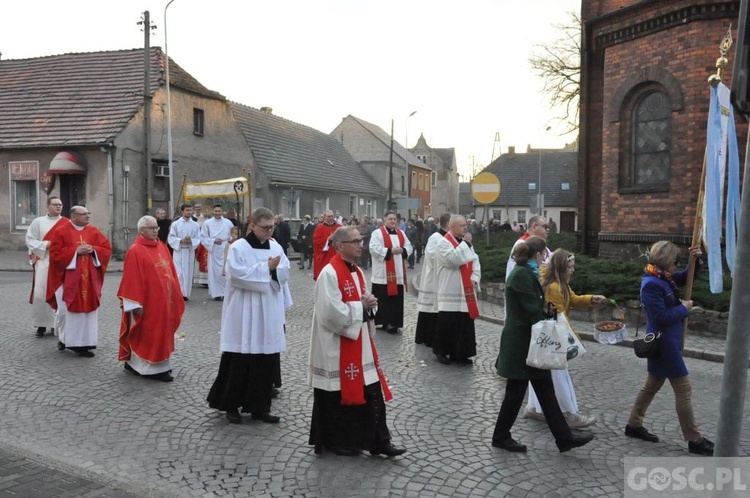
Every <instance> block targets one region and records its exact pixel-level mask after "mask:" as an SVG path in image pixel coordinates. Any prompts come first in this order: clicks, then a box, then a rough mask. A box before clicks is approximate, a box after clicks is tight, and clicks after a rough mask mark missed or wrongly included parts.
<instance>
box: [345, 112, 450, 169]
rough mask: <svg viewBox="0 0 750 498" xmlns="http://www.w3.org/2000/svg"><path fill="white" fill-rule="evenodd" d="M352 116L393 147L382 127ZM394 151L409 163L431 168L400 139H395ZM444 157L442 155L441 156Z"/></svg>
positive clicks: (376, 136)
mask: <svg viewBox="0 0 750 498" xmlns="http://www.w3.org/2000/svg"><path fill="white" fill-rule="evenodd" d="M349 117H350V118H352V119H353V120H354V121H356V122H357V123H359V124H360V125H362V127H363V128H365V129H366V130H367V131H369V132H370V133H371V134H372V135H373V136H374V137H375V138H377V139H378V140H379V141H380V142H382V143H383V144H385V145H386V147H388V148H390V147H391V136H390V135H389V134H388V133H386V132H385V131H384V130H383V129H382V128H381V127H379V126H377V125H374V124H372V123H368V122H367V121H365V120H364V119H360V118H358V117H356V116H352V115H351V114H350V115H349ZM393 153H394V154H395V155H397V156H399V157H401V158H402V159H404V160H406V161H407V162H408V163H409V164H412V165H414V166H419V167H420V168H426V169H430V167H429V166H427V165H426V164H425V163H423V162H422V161H421V160H420V159H419V158H418V157H417V156H415V155H414V154H412V153H411V152H409V151H408V150H406V147H404V146H403V145H401V144H400V143H398V141H396V140H394V141H393ZM441 157H442V156H441Z"/></svg>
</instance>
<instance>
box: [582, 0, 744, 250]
mask: <svg viewBox="0 0 750 498" xmlns="http://www.w3.org/2000/svg"><path fill="white" fill-rule="evenodd" d="M739 4H740V2H739V1H717V0H583V1H582V5H581V20H582V22H583V37H582V43H583V45H582V48H583V50H582V58H581V122H580V125H581V135H580V137H581V138H580V149H579V150H580V152H579V165H578V179H579V185H578V189H579V201H578V203H579V204H578V210H579V228H580V230H581V233H582V250H583V251H584V252H586V253H590V254H600V255H601V256H608V257H617V258H625V259H629V258H632V257H635V256H637V255H638V254H639V253H642V252H644V251H645V250H646V248H648V247H649V245H650V244H651V243H652V242H655V241H657V240H663V239H666V240H671V241H673V242H675V243H677V244H680V245H682V246H687V245H689V244H690V241H691V239H692V232H693V224H694V217H695V210H696V202H697V199H698V191H699V180H700V175H701V169H702V165H703V155H704V148H705V143H706V119H707V115H708V104H709V86H708V77H709V76H711V75H712V74H715V73H716V59H717V58H718V57H719V55H720V53H719V44H720V42H721V40H722V38H723V37H724V36H725V35H726V33H727V30H728V29H729V26H730V23H731V25H732V37H733V38H735V39H736V30H737V23H738V15H739ZM734 52H735V46H732V47H731V48H730V50H729V52H728V53H727V58H728V59H729V65H728V67H727V70H726V71H725V73H724V75H723V81H724V83H725V84H726V85H728V86H729V85H731V73H732V71H731V70H732V65H733V64H734ZM746 134H747V126H746V125H745V124H744V123H741V122H740V120H738V142H739V144H740V147H739V148H740V154H743V152H744V146H743V145H744V143H745V140H744V137H745V136H746ZM740 161H741V163H742V162H743V159H742V158H740Z"/></svg>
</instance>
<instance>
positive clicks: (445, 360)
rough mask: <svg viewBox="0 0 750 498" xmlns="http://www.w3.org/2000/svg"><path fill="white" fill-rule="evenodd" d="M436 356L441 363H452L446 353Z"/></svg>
mask: <svg viewBox="0 0 750 498" xmlns="http://www.w3.org/2000/svg"><path fill="white" fill-rule="evenodd" d="M435 357H436V358H437V361H438V362H439V363H442V364H443V365H450V364H451V360H450V359H448V357H447V356H445V355H444V354H436V355H435Z"/></svg>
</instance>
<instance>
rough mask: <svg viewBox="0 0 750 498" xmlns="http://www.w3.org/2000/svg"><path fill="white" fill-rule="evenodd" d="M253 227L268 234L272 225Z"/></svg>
mask: <svg viewBox="0 0 750 498" xmlns="http://www.w3.org/2000/svg"><path fill="white" fill-rule="evenodd" d="M255 227H256V228H260V229H261V230H265V231H267V232H270V231H271V230H273V227H274V225H265V226H264V225H255Z"/></svg>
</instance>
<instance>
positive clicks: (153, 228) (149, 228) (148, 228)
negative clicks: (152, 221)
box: [141, 227, 159, 230]
mask: <svg viewBox="0 0 750 498" xmlns="http://www.w3.org/2000/svg"><path fill="white" fill-rule="evenodd" d="M141 228H145V229H146V230H158V229H159V227H141Z"/></svg>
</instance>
